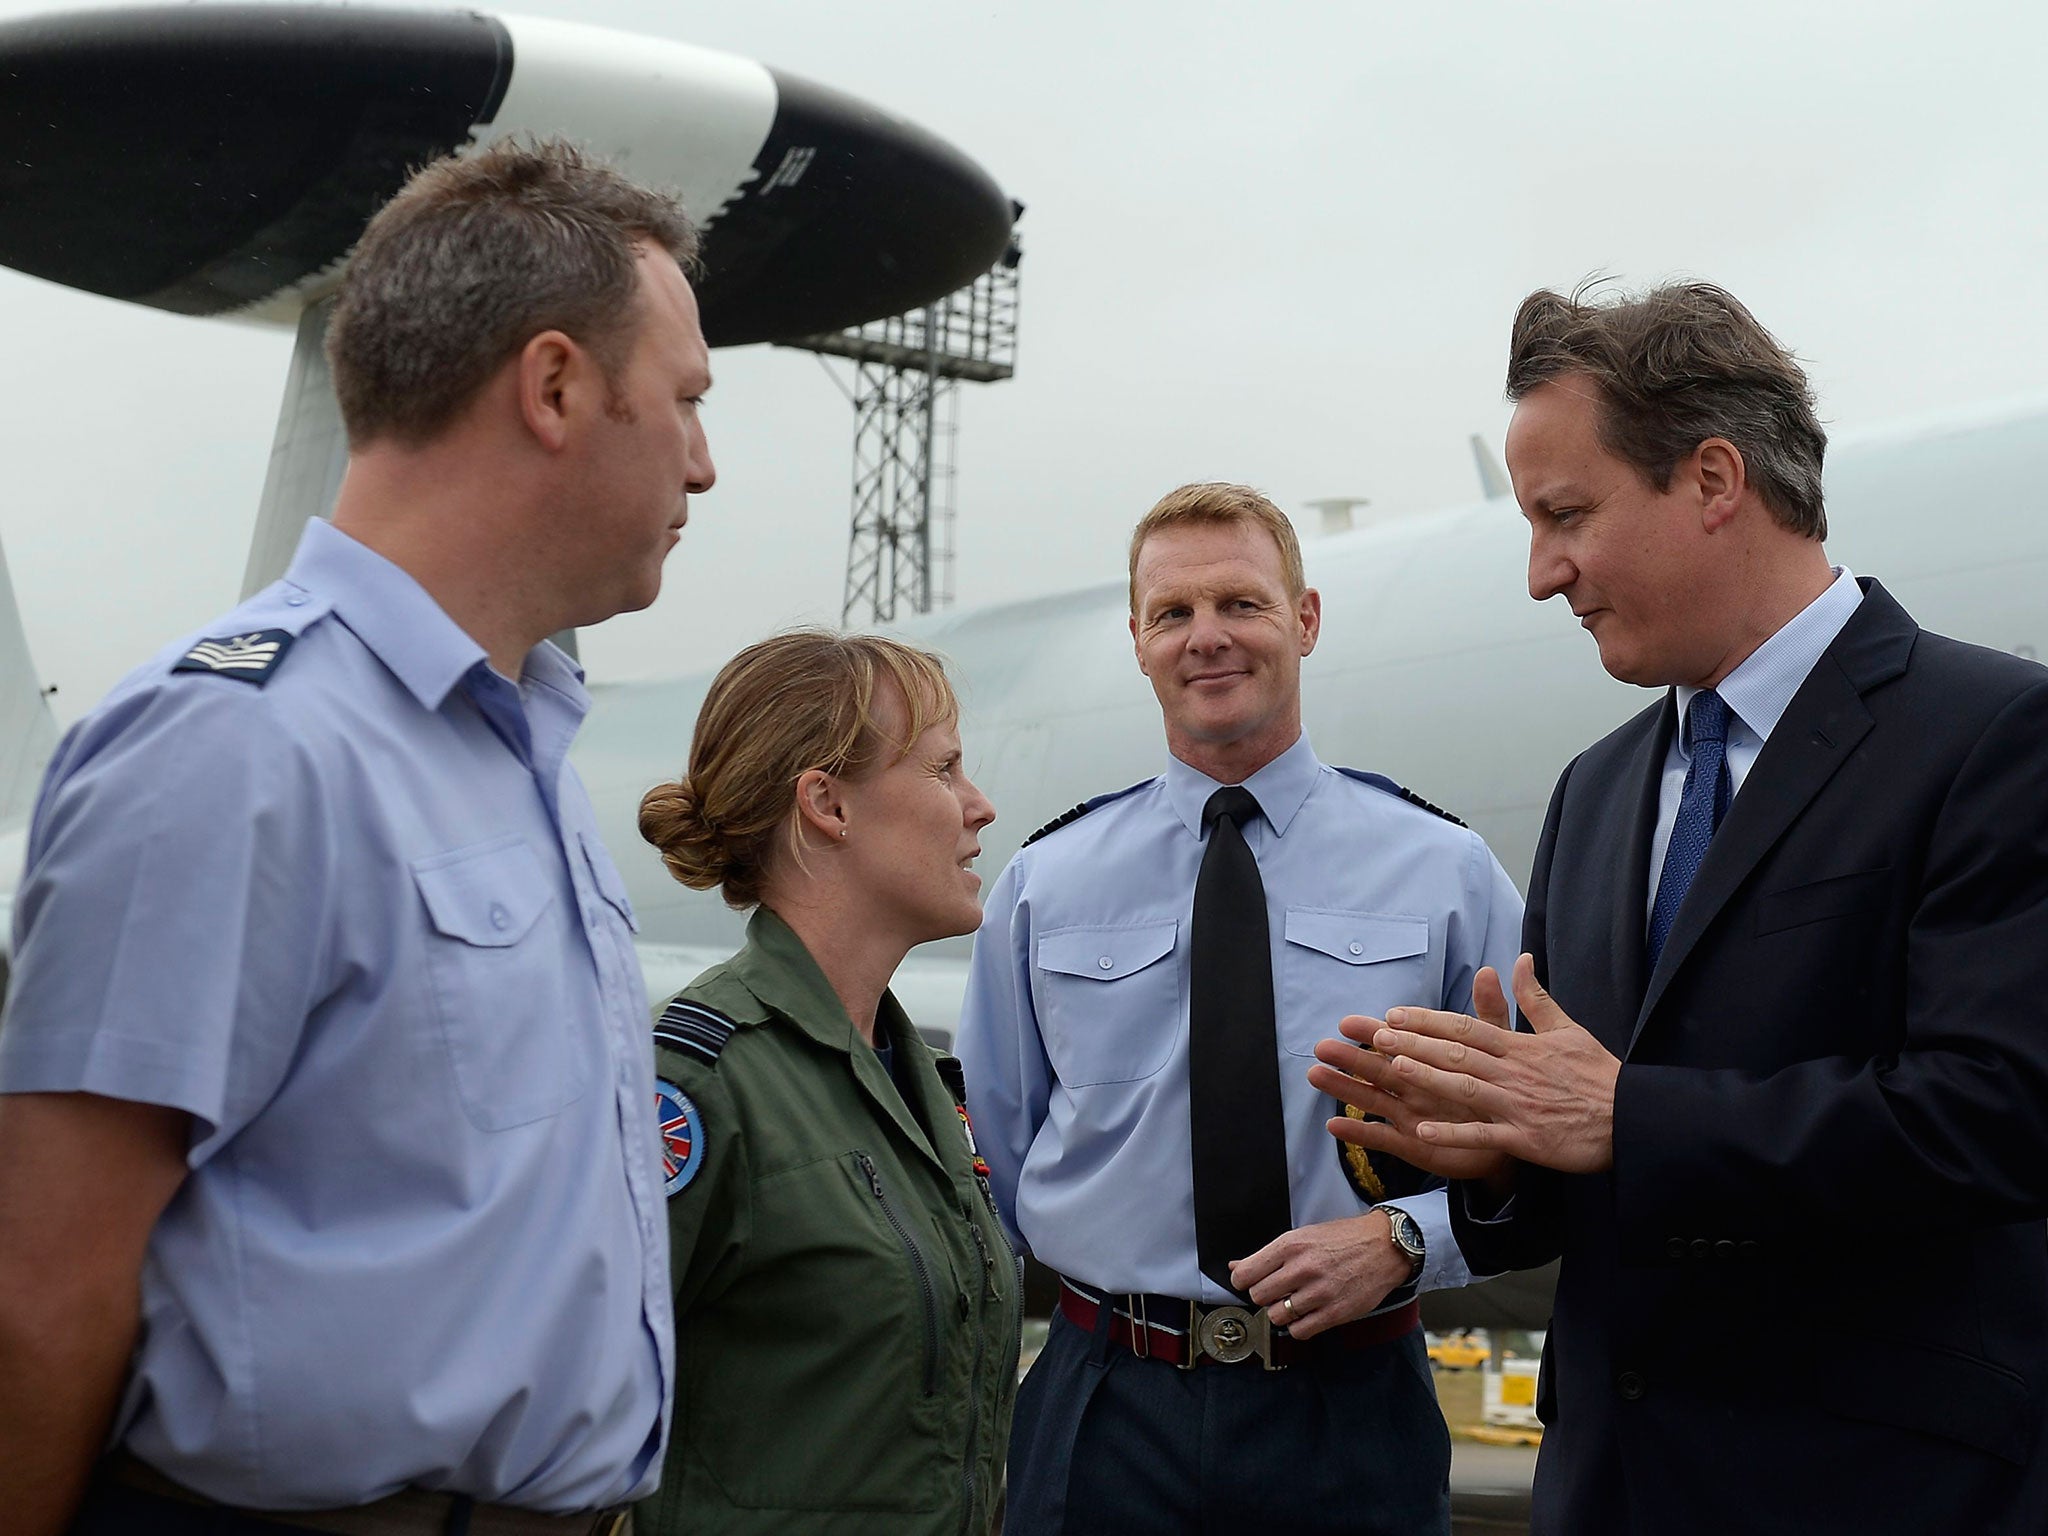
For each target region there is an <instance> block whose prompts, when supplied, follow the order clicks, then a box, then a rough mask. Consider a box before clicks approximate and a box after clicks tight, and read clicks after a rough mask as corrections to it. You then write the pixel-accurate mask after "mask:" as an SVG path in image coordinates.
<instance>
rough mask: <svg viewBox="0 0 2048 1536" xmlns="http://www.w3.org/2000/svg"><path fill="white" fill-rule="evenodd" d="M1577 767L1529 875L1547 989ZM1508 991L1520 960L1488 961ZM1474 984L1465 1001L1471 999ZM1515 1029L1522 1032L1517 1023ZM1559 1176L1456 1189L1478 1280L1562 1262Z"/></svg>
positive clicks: (1457, 1223) (1456, 1206) (1465, 1247)
mask: <svg viewBox="0 0 2048 1536" xmlns="http://www.w3.org/2000/svg"><path fill="white" fill-rule="evenodd" d="M1577 766H1578V760H1577V759H1574V760H1573V761H1572V762H1571V763H1569V764H1567V765H1566V767H1565V770H1564V772H1563V773H1562V774H1560V775H1558V780H1557V787H1556V788H1555V789H1554V790H1552V791H1551V795H1550V808H1549V810H1548V811H1547V812H1545V814H1544V817H1543V834H1542V836H1541V837H1540V838H1538V839H1537V843H1536V858H1535V862H1534V864H1533V865H1532V866H1531V868H1530V871H1529V897H1528V902H1527V904H1526V905H1525V906H1524V908H1523V911H1522V946H1521V947H1522V949H1523V950H1525V951H1527V952H1528V954H1529V955H1530V957H1531V958H1532V959H1534V961H1535V962H1536V979H1537V980H1538V981H1539V982H1541V983H1543V985H1545V986H1548V985H1549V984H1550V962H1549V951H1548V948H1547V943H1548V933H1549V927H1548V924H1549V896H1550V865H1551V860H1552V858H1553V857H1554V856H1555V854H1556V852H1557V823H1558V816H1559V814H1560V812H1561V810H1562V808H1563V805H1564V797H1565V786H1566V785H1567V784H1568V783H1570V782H1571V776H1572V769H1574V768H1576V767H1577ZM1490 956H1491V951H1489V961H1488V963H1489V964H1492V965H1494V966H1495V967H1496V968H1497V969H1498V970H1499V971H1500V975H1501V980H1502V982H1503V983H1506V982H1507V981H1508V979H1509V977H1511V976H1512V975H1513V971H1514V961H1515V956H1514V955H1512V954H1510V955H1508V956H1507V959H1506V963H1505V964H1503V963H1501V962H1500V961H1497V960H1493V959H1491V958H1490ZM1470 995H1471V994H1470V982H1469V981H1468V982H1467V984H1466V996H1467V998H1468V1000H1469V998H1470ZM1516 1027H1517V1028H1522V1027H1524V1026H1523V1025H1522V1024H1521V1023H1520V1022H1519V1021H1517V1024H1516ZM1557 1180H1558V1175H1556V1174H1554V1173H1552V1172H1551V1171H1550V1170H1549V1169H1547V1168H1537V1167H1534V1166H1532V1165H1529V1164H1526V1163H1524V1164H1518V1165H1517V1166H1516V1169H1515V1189H1514V1193H1513V1195H1512V1196H1510V1197H1509V1198H1508V1199H1507V1200H1506V1201H1505V1202H1501V1201H1497V1200H1496V1199H1495V1198H1494V1196H1493V1195H1492V1193H1491V1192H1490V1191H1489V1190H1488V1189H1487V1187H1486V1186H1485V1185H1484V1184H1481V1183H1476V1182H1468V1181H1465V1180H1459V1181H1457V1182H1455V1183H1453V1184H1452V1185H1451V1191H1450V1212H1451V1232H1452V1235H1453V1236H1455V1237H1456V1238H1457V1241H1458V1247H1459V1249H1460V1250H1461V1251H1462V1252H1463V1253H1464V1255H1465V1259H1466V1262H1467V1263H1469V1264H1470V1265H1471V1266H1472V1269H1473V1272H1474V1273H1476V1274H1482V1275H1491V1274H1501V1273H1504V1272H1505V1271H1507V1270H1511V1269H1536V1268H1539V1267H1540V1266H1542V1265H1545V1264H1548V1263H1549V1262H1550V1261H1551V1260H1552V1259H1554V1258H1556V1257H1557V1256H1558V1253H1559V1251H1560V1250H1561V1248H1562V1247H1563V1244H1564V1222H1563V1217H1562V1212H1561V1210H1560V1209H1559V1203H1558V1198H1557V1197H1558V1183H1557Z"/></svg>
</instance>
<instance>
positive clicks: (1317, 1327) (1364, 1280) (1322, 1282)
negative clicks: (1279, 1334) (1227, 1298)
mask: <svg viewBox="0 0 2048 1536" xmlns="http://www.w3.org/2000/svg"><path fill="white" fill-rule="evenodd" d="M1413 1267H1414V1266H1413V1265H1411V1264H1410V1263H1409V1261H1408V1256H1407V1255H1406V1254H1404V1253H1402V1252H1401V1250H1400V1249H1398V1248H1396V1247H1395V1246H1394V1227H1393V1223H1392V1222H1390V1221H1389V1220H1388V1219H1387V1214H1386V1212H1384V1211H1367V1212H1366V1213H1365V1214H1364V1215H1363V1216H1346V1217H1344V1218H1342V1219H1341V1220H1338V1221H1321V1222H1317V1223H1316V1224H1315V1225H1314V1226H1312V1227H1296V1228H1295V1229H1294V1230H1293V1231H1292V1232H1283V1233H1281V1234H1280V1236H1278V1237H1276V1238H1274V1239H1273V1241H1272V1242H1270V1243H1268V1244H1266V1246H1265V1247H1263V1248H1261V1249H1260V1250H1259V1251H1258V1252H1257V1253H1255V1254H1253V1255H1252V1256H1251V1257H1250V1258H1247V1259H1236V1260H1233V1261H1232V1263H1231V1266H1230V1281H1231V1284H1233V1285H1235V1286H1236V1287H1237V1288H1238V1289H1239V1290H1240V1291H1243V1292H1245V1293H1246V1294H1247V1295H1249V1296H1250V1297H1251V1299H1252V1300H1253V1301H1254V1302H1256V1303H1257V1304H1258V1305H1260V1306H1262V1307H1264V1308H1265V1309H1266V1316H1267V1317H1268V1318H1270V1319H1271V1320H1272V1321H1273V1322H1274V1324H1275V1325H1277V1326H1279V1327H1282V1328H1285V1329H1286V1330H1287V1331H1288V1332H1289V1333H1291V1334H1292V1335H1294V1337H1295V1338H1297V1339H1312V1338H1314V1337H1315V1336H1316V1335H1317V1334H1319V1333H1321V1332H1322V1331H1323V1330H1324V1329H1326V1328H1335V1327H1338V1326H1340V1325H1341V1324H1344V1323H1348V1322H1351V1321H1353V1320H1354V1319H1356V1318H1361V1317H1363V1316H1365V1315H1366V1313H1368V1312H1370V1311H1372V1310H1373V1308H1375V1307H1377V1306H1378V1305H1379V1304H1380V1303H1381V1302H1382V1301H1384V1300H1386V1298H1387V1293H1388V1292H1390V1291H1392V1290H1393V1289H1394V1288H1395V1287H1396V1286H1399V1285H1406V1284H1407V1283H1408V1277H1409V1271H1410V1270H1411V1269H1412V1268H1413ZM1290 1300H1291V1301H1292V1302H1293V1306H1292V1307H1291V1308H1290V1307H1289V1306H1288V1305H1287V1302H1288V1301H1290Z"/></svg>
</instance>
